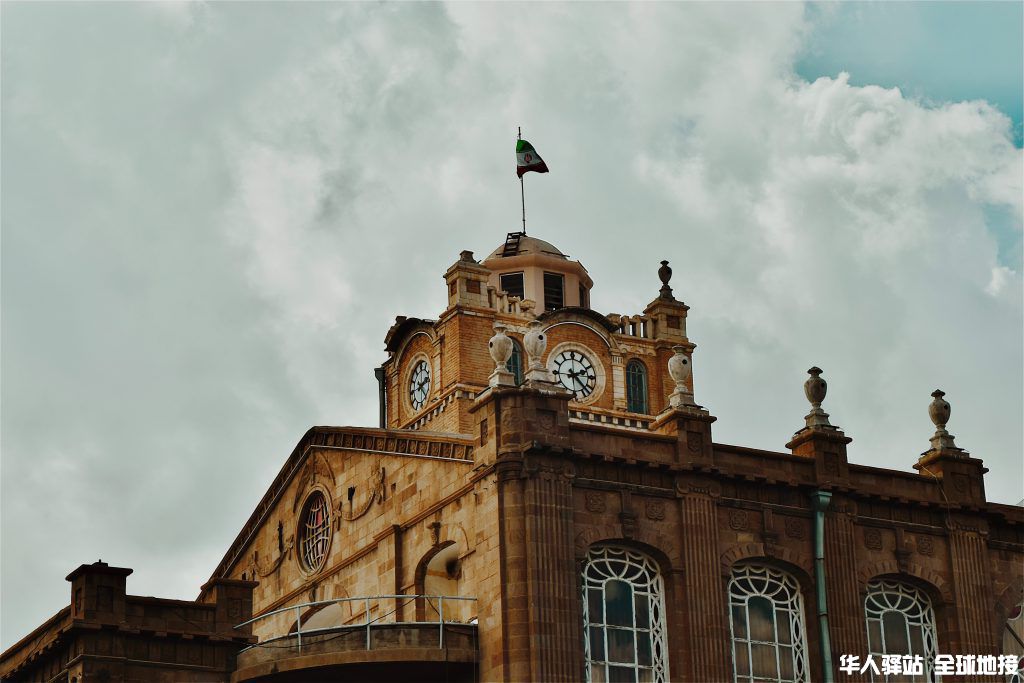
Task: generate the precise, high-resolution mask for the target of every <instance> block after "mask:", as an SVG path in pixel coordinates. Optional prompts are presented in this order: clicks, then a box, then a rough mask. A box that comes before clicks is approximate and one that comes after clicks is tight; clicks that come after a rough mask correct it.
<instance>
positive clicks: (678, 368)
mask: <svg viewBox="0 0 1024 683" xmlns="http://www.w3.org/2000/svg"><path fill="white" fill-rule="evenodd" d="M690 372H691V368H690V359H689V358H687V357H686V347H685V346H679V345H677V346H673V347H672V357H671V358H669V359H668V374H669V376H670V377H672V380H673V381H674V382H675V383H676V388H677V389H684V388H686V380H688V379H690Z"/></svg>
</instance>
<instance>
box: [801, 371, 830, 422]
mask: <svg viewBox="0 0 1024 683" xmlns="http://www.w3.org/2000/svg"><path fill="white" fill-rule="evenodd" d="M807 374H808V375H810V377H808V378H807V381H806V382H804V396H806V397H807V400H808V401H809V402H810V404H811V412H809V413H807V415H806V416H805V417H804V422H805V423H806V424H807V426H808V427H809V428H811V429H822V428H826V429H834V427H832V425H831V424H829V421H828V413H826V412H825V411H824V410H822V409H821V402H822V401H824V400H825V394H826V393H827V392H828V382H826V381H825V380H823V379H822V378H821V368H819V367H817V366H814V367H813V368H811V369H810V370H808V371H807Z"/></svg>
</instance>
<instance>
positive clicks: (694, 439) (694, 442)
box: [686, 431, 704, 453]
mask: <svg viewBox="0 0 1024 683" xmlns="http://www.w3.org/2000/svg"><path fill="white" fill-rule="evenodd" d="M686 447H687V448H688V449H690V452H691V453H700V452H701V451H702V450H704V432H697V431H688V432H686Z"/></svg>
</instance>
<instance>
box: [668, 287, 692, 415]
mask: <svg viewBox="0 0 1024 683" xmlns="http://www.w3.org/2000/svg"><path fill="white" fill-rule="evenodd" d="M664 280H666V278H663V281H664ZM666 286H667V285H666ZM669 292H671V290H669ZM672 351H673V355H672V357H671V358H669V359H668V374H669V376H670V377H671V378H672V381H674V382H675V383H676V388H675V390H674V391H673V392H672V393H671V394H670V395H669V397H668V403H669V405H670V406H672V407H673V408H680V407H682V406H692V405H696V404H695V403H694V402H693V392H692V391H690V389H689V387H688V386H687V385H686V381H687V380H688V379H690V375H691V374H692V372H693V368H692V367H691V365H690V359H689V358H688V357H687V355H686V347H685V346H681V345H676V346H673V347H672Z"/></svg>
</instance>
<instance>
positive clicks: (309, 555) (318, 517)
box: [299, 491, 331, 572]
mask: <svg viewBox="0 0 1024 683" xmlns="http://www.w3.org/2000/svg"><path fill="white" fill-rule="evenodd" d="M301 519H302V521H301V523H300V526H299V547H300V548H301V553H302V563H303V564H304V565H305V567H306V569H307V570H308V571H311V572H314V571H317V570H319V569H320V568H321V567H322V566H323V563H324V560H325V559H327V549H328V548H329V547H330V544H331V509H330V505H328V503H327V499H326V498H324V494H323V493H321V492H320V491H314V492H313V493H312V494H310V496H309V497H308V498H307V499H306V505H305V506H304V507H303V511H302V518H301Z"/></svg>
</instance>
